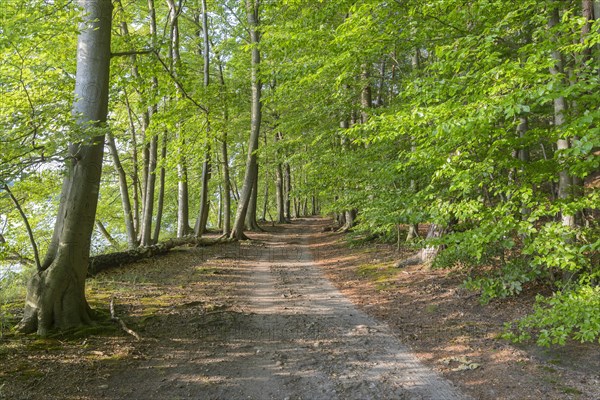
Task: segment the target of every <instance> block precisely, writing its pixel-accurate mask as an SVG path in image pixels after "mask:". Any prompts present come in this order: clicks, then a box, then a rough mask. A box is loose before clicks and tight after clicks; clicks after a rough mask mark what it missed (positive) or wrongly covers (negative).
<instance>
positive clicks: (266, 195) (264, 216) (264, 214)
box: [260, 134, 269, 222]
mask: <svg viewBox="0 0 600 400" xmlns="http://www.w3.org/2000/svg"><path fill="white" fill-rule="evenodd" d="M265 147H267V135H266V134H265ZM265 164H268V159H265ZM264 186H265V193H264V197H263V209H262V215H261V217H260V221H261V222H266V221H267V210H268V207H269V170H268V169H267V168H265V185H264Z"/></svg>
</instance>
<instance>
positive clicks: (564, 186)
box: [548, 7, 575, 227]
mask: <svg viewBox="0 0 600 400" xmlns="http://www.w3.org/2000/svg"><path fill="white" fill-rule="evenodd" d="M559 22H560V16H559V10H558V8H557V7H554V8H553V9H552V10H551V12H550V18H549V19H548V26H549V27H550V28H553V27H555V26H557V25H558V24H559ZM552 58H553V59H554V66H552V67H550V73H551V74H552V75H554V76H556V75H562V74H563V73H564V60H563V55H562V54H561V53H560V51H558V50H553V51H552ZM566 112H567V101H566V99H565V98H564V97H563V96H559V97H557V98H556V99H554V126H555V127H556V128H560V127H561V126H562V125H564V123H565V117H566V115H565V114H566ZM569 147H570V143H569V139H568V138H560V139H558V140H557V142H556V148H557V150H558V151H559V152H560V151H562V150H567V149H568V148H569ZM572 185H573V179H572V178H571V176H570V175H569V171H568V170H567V169H562V170H561V171H560V172H559V179H558V198H559V199H566V198H568V197H569V196H570V195H571V187H572ZM561 220H562V224H563V225H564V226H568V227H575V216H574V215H570V213H567V212H565V211H562V212H561Z"/></svg>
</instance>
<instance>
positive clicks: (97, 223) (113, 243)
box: [96, 220, 119, 249]
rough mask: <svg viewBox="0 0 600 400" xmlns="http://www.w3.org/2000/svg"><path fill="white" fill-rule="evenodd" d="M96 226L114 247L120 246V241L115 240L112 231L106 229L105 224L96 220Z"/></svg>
mask: <svg viewBox="0 0 600 400" xmlns="http://www.w3.org/2000/svg"><path fill="white" fill-rule="evenodd" d="M96 227H97V228H98V231H100V233H101V234H102V236H104V238H105V239H106V240H108V242H109V243H110V245H111V246H112V247H114V248H115V249H118V248H119V242H117V241H116V240H115V238H114V237H112V235H111V234H110V232H108V231H107V230H106V227H105V226H104V224H103V223H102V222H101V221H98V220H96Z"/></svg>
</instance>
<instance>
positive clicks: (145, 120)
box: [115, 0, 156, 247]
mask: <svg viewBox="0 0 600 400" xmlns="http://www.w3.org/2000/svg"><path fill="white" fill-rule="evenodd" d="M115 4H116V5H117V7H118V12H119V13H120V14H121V21H120V23H119V27H120V31H121V35H122V36H124V37H129V27H128V26H127V21H126V19H125V9H124V7H123V3H122V1H121V0H117V1H116V2H115ZM151 17H152V18H151V21H154V17H153V14H152V12H151ZM153 25H154V29H153V27H152V22H151V27H150V31H151V33H152V34H155V33H156V23H155V21H154V24H153ZM129 57H130V59H131V74H132V75H133V77H134V78H135V79H136V80H139V79H140V78H141V76H140V73H139V69H138V67H137V56H136V55H135V54H132V55H130V56H129ZM136 92H137V93H138V95H140V96H143V93H141V92H140V90H138V89H137V88H136ZM125 102H126V106H127V114H128V119H129V129H130V130H131V141H132V157H133V177H132V180H133V210H132V212H133V217H132V218H133V228H134V232H135V235H136V240H135V246H137V244H138V243H137V233H138V232H139V229H140V214H139V209H140V207H139V205H140V203H139V193H138V184H139V172H138V154H137V138H136V129H135V123H134V118H133V111H132V108H131V105H130V104H129V96H128V94H127V92H126V91H125ZM149 120H150V116H149V115H148V113H147V111H144V112H143V115H142V133H143V134H145V132H146V129H147V127H148V124H149ZM147 150H148V148H147V147H146V151H145V152H144V155H145V156H146V157H145V158H144V165H145V168H144V193H145V188H146V179H147V178H148V165H147V164H146V163H147V161H148V152H147ZM143 196H144V194H142V198H143ZM142 204H144V200H143V199H142ZM123 207H125V205H124V204H123ZM129 208H130V209H131V205H130V207H129ZM126 223H127V222H126ZM127 234H128V242H129V246H130V247H131V244H132V242H131V240H130V237H129V234H130V232H129V230H127ZM135 246H134V247H135Z"/></svg>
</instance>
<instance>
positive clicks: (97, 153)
mask: <svg viewBox="0 0 600 400" xmlns="http://www.w3.org/2000/svg"><path fill="white" fill-rule="evenodd" d="M78 4H79V5H80V6H81V8H82V9H83V12H84V16H83V19H82V24H81V28H80V33H79V38H78V45H77V72H76V77H75V102H74V105H73V114H74V115H75V118H76V123H77V125H78V128H79V129H80V130H81V131H83V132H84V133H85V132H86V131H88V132H89V135H90V137H89V138H88V139H87V140H83V141H82V142H80V143H77V144H72V145H70V146H69V157H68V160H67V173H66V175H65V178H64V184H63V187H62V192H61V205H60V206H59V214H58V215H57V218H56V223H55V234H54V235H53V240H56V243H54V244H52V245H51V246H50V251H49V252H48V255H49V257H47V258H46V260H47V261H49V265H45V266H43V267H44V268H43V270H42V271H40V272H37V273H35V274H34V276H33V277H32V278H31V280H30V281H29V284H28V287H27V297H26V301H25V310H24V314H23V319H22V320H21V322H20V323H19V325H18V329H19V330H20V331H22V332H37V333H38V334H40V335H46V334H48V332H49V331H50V330H52V329H68V328H72V327H76V326H80V325H82V324H89V323H91V321H92V310H91V308H90V307H89V305H88V303H87V301H86V298H85V277H86V275H87V269H88V261H89V253H90V242H91V236H92V231H93V229H94V220H95V216H96V208H97V205H98V193H99V190H100V176H101V174H102V157H103V152H104V135H103V134H99V131H98V128H100V127H103V126H104V125H105V122H106V117H107V113H108V86H109V76H110V37H111V22H112V4H111V1H110V0H79V2H78ZM90 128H92V129H90ZM92 135H93V136H92Z"/></svg>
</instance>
